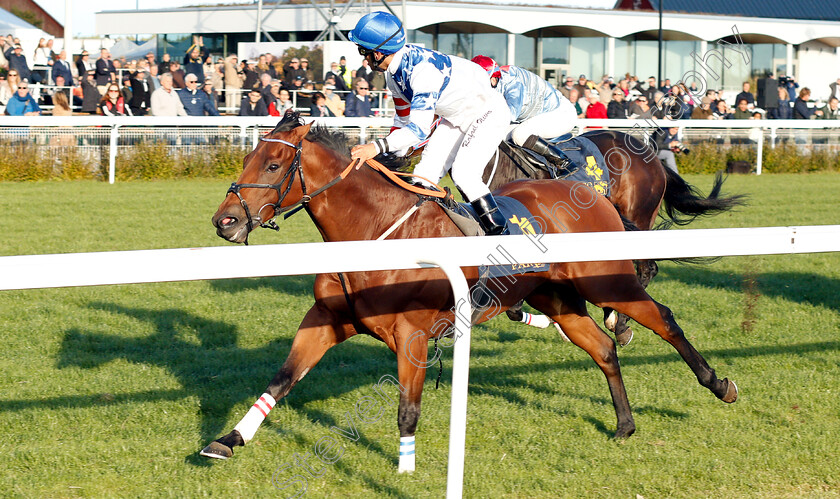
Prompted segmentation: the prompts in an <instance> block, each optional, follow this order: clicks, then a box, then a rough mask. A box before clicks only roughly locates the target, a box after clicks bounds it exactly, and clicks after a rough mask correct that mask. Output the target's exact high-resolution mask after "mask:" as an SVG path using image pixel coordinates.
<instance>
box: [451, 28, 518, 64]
mask: <svg viewBox="0 0 840 499" xmlns="http://www.w3.org/2000/svg"><path fill="white" fill-rule="evenodd" d="M471 38H472V46H471V48H470V51H469V52H468V54H467V57H466V59H472V58H473V57H475V56H477V55H479V54H480V55H486V56H488V57H492V58H493V59H494V60H495V61H496V62H498V63H499V64H501V65H505V64H507V59H508V56H507V34H506V33H476V34H474V35H472V36H471ZM462 57H463V56H462Z"/></svg>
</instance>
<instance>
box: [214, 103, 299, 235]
mask: <svg viewBox="0 0 840 499" xmlns="http://www.w3.org/2000/svg"><path fill="white" fill-rule="evenodd" d="M310 127H311V124H309V125H304V124H303V123H302V122H301V120H300V115H299V114H297V113H287V114H286V115H285V116H284V117H283V119H282V120H281V121H280V123H279V124H278V125H277V127H276V128H275V129H274V130H273V131H272V132H271V133H269V134H268V135H267V136H265V137H261V138H260V141H259V143H258V144H257V146H256V147H255V148H254V150H253V151H251V152H250V153H249V154H248V155H247V156H245V159H244V161H243V169H242V174H241V175H240V176H239V179H238V180H237V181H236V182H234V183H233V184H231V186H230V188H229V189H228V192H227V196H225V199H224V201H223V202H222V204H221V205H220V206H219V209H218V210H217V211H216V214H215V215H213V225H214V226H215V227H216V233H217V234H218V235H219V237H222V238H224V239H227V240H228V241H230V242H234V243H245V244H247V243H248V234H249V233H250V232H251V231H252V230H253V229H255V228H257V227H260V226H264V227H271V228H274V227H275V225H274V223H273V221H272V219H273V218H274V217H275V216H276V215H277V214H279V213H283V212H284V211H287V210H286V208H287V207H290V206H296V205H300V204H301V202H305V201H306V199H307V196H308V194H307V192H306V180H309V179H308V178H307V176H306V175H305V174H304V168H303V161H302V152H303V149H304V148H305V146H306V145H308V144H309V143H308V142H306V141H305V138H306V135H307V134H308V133H309V130H310ZM312 154H315V151H312Z"/></svg>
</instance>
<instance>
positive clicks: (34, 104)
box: [0, 35, 840, 120]
mask: <svg viewBox="0 0 840 499" xmlns="http://www.w3.org/2000/svg"><path fill="white" fill-rule="evenodd" d="M27 55H31V59H28V58H27ZM94 57H95V58H94ZM71 59H72V58H71V57H69V56H68V54H67V53H66V51H64V50H61V51H59V52H58V53H56V52H55V51H54V50H53V40H46V39H41V40H40V42H39V43H38V47H37V48H36V49H35V51H34V53H30V54H25V53H24V52H23V49H22V48H21V45H20V40H19V39H17V38H14V37H13V36H12V35H8V36H6V37H0V110H2V111H3V112H4V113H5V114H7V115H13V116H36V115H39V114H42V113H44V109H43V108H42V106H44V107H45V108H51V111H52V114H53V115H70V114H72V113H73V112H74V111H75V112H76V113H81V114H102V115H108V116H143V115H155V116H219V115H220V114H239V115H240V116H269V115H271V116H280V115H282V114H283V113H284V112H285V111H286V110H288V109H290V108H293V107H294V108H295V109H297V110H299V111H302V114H304V115H309V116H316V117H326V116H348V117H365V116H376V115H380V114H382V115H384V114H385V113H387V111H386V110H387V109H389V108H393V105H392V103H391V102H390V98H389V95H388V93H387V92H386V91H385V77H384V75H383V74H382V73H380V72H377V71H373V70H372V69H371V68H370V67H369V66H368V65H367V61H364V62H363V63H362V66H360V67H359V68H357V69H355V70H353V69H350V68H348V66H347V61H346V59H345V58H344V57H341V58H340V59H339V61H338V62H331V63H330V64H329V69H328V70H327V71H326V72H325V74H324V76H323V78H320V75H315V74H313V72H312V69H311V68H310V65H309V61H308V60H307V59H306V58H305V57H291V58H289V59H288V60H279V59H277V58H275V57H274V56H273V55H272V54H269V53H266V54H261V55H259V56H258V57H257V58H256V59H249V60H243V61H240V60H239V59H238V57H237V56H236V55H235V54H230V55H228V56H227V57H221V56H216V57H214V56H211V55H210V54H209V53H208V51H207V49H206V48H205V47H204V43H203V39H202V37H201V36H195V37H193V44H192V45H191V46H190V47H189V48H188V49H187V50H186V51H185V53H184V54H183V56H181V57H177V56H174V55H173V54H168V53H165V54H163V56H162V57H161V58H160V60H157V57H156V54H154V53H149V54H147V55H146V56H145V57H144V58H143V59H140V60H131V61H127V60H126V59H125V58H113V57H111V54H110V52H109V50H108V49H104V48H103V49H101V50H100V51H99V53H98V54H90V53H88V52H87V51H82V53H81V54H79V55H78V56H77V57H76V58H75V60H71ZM30 61H31V65H30ZM762 80H763V81H762ZM762 80H759V83H760V85H759V88H758V89H757V92H756V93H754V92H753V89H752V84H751V83H750V82H744V83H743V86H742V90H741V92H740V93H738V94H737V95H736V96H735V97H734V99H733V100H732V101H733V102H734V107H730V105H729V104H728V103H727V100H726V99H725V96H724V91H723V90H712V89H710V90H707V91H706V92H705V95H703V96H702V97H699V96H698V95H697V94H698V92H697V88H696V86H695V85H694V84H692V85H691V87H688V88H686V87H685V85H684V84H682V83H678V84H672V83H671V80H670V79H665V80H663V81H659V82H657V80H656V78H654V77H650V78H648V79H647V80H646V81H640V80H639V79H638V78H637V77H636V76H631V75H630V74H626V75H625V76H624V77H622V78H620V79H618V80H617V81H616V80H615V79H614V78H613V77H611V76H608V75H604V76H603V77H601V79H600V80H597V81H596V80H592V79H589V78H587V76H586V75H583V74H582V75H580V76H579V77H578V78H577V79H574V78H573V77H571V76H566V77H564V78H563V79H562V81H561V86H560V87H559V88H558V90H559V91H560V92H561V93H562V94H563V95H564V96H566V97H567V98H568V99H569V100H570V101H571V102H572V104H574V105H575V110H576V111H577V114H578V117H580V118H601V119H604V118H606V119H625V118H637V119H649V118H657V119H669V118H670V119H698V120H730V119H736V120H737V119H764V118H768V119H840V108H838V99H840V78H838V79H837V81H836V82H832V83H831V84H830V85H829V90H830V94H829V97H828V100H827V101H826V102H825V103H824V105H822V104H823V103H822V102H820V103H819V105H817V106H815V105H814V103H813V102H812V101H811V91H810V89H808V88H807V87H805V88H799V84H798V83H797V82H796V81H795V80H794V79H793V78H790V77H785V76H779V78H778V79H776V78H775V77H774V76H773V75H767V76H766V78H764V79H762ZM223 111H224V113H222V112H223Z"/></svg>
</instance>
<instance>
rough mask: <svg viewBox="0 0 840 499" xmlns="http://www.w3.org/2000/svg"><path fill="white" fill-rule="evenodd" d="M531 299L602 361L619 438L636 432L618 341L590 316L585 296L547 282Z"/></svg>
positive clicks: (573, 341) (577, 341)
mask: <svg viewBox="0 0 840 499" xmlns="http://www.w3.org/2000/svg"><path fill="white" fill-rule="evenodd" d="M528 303H529V304H531V306H533V307H534V308H536V309H537V310H539V311H541V312H543V313H544V314H547V315H548V316H549V317H551V318H552V319H553V320H555V321H557V322H558V323H559V324H560V327H562V328H563V331H565V333H566V335H567V336H568V337H569V339H570V340H571V341H572V343H574V344H575V345H577V346H579V347H581V348H582V349H584V350H585V351H586V353H588V354H589V355H590V356H591V357H592V359H593V360H594V361H595V363H596V364H598V367H600V368H601V371H602V372H603V373H604V376H605V377H606V378H607V384H608V385H609V388H610V396H611V397H612V401H613V407H614V408H615V415H616V419H617V426H616V431H615V438H624V437H629V436H630V435H632V434H633V432H635V431H636V423H635V422H634V421H633V414H632V413H631V411H630V402H629V401H628V399H627V390H626V389H625V388H624V380H623V379H622V378H621V368H620V367H619V365H618V356H617V355H616V351H615V344H614V343H613V341H612V340H611V339H610V337H609V336H607V335H606V333H604V332H603V331H602V330H601V328H599V327H598V325H597V324H595V321H593V320H592V317H590V316H589V313H588V312H587V310H586V303H585V302H584V301H583V298H581V297H580V295H578V294H577V293H576V292H575V291H574V290H573V289H572V288H569V287H563V286H556V285H544V286H542V287H540V288H539V289H537V291H535V292H534V293H532V294H531V295H530V296H529V297H528Z"/></svg>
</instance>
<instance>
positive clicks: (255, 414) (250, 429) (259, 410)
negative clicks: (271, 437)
mask: <svg viewBox="0 0 840 499" xmlns="http://www.w3.org/2000/svg"><path fill="white" fill-rule="evenodd" d="M275 403H276V402H275V400H274V398H273V397H272V396H271V395H269V394H267V393H263V394H262V396H261V397H260V398H259V399H257V401H256V402H254V405H252V406H251V409H250V410H249V411H248V414H245V417H244V418H242V420H241V421H239V424H237V425H236V426H235V427H234V428H233V429H234V430H236V431H238V432H239V434H240V435H242V440H244V441H245V443H246V444H247V443H248V441H250V440H251V439H252V438H254V433H256V432H257V428H259V427H260V425H261V424H262V422H263V420H264V419H265V417H266V416H268V413H269V412H271V409H273V408H274V404H275Z"/></svg>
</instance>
